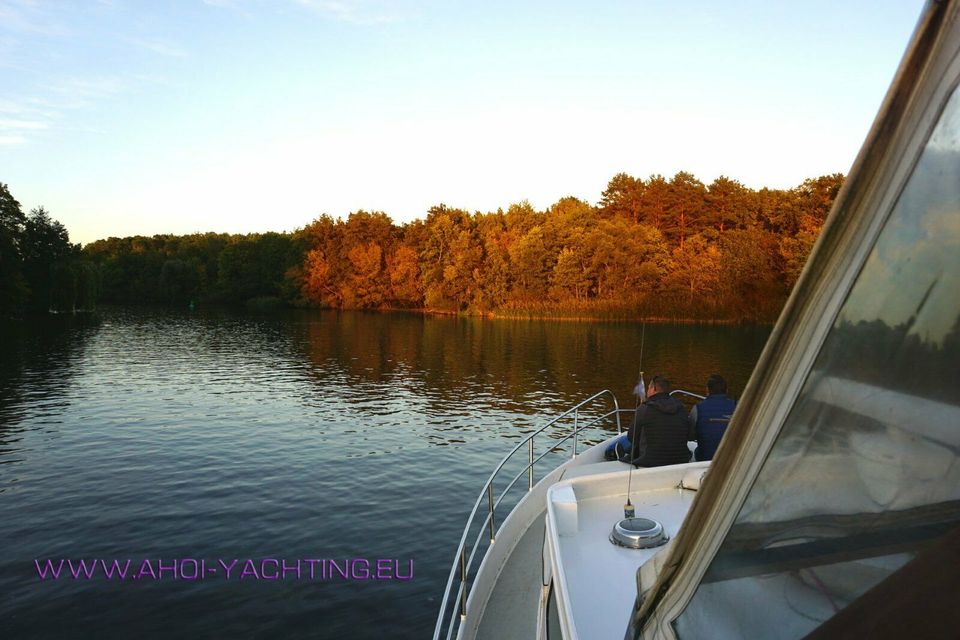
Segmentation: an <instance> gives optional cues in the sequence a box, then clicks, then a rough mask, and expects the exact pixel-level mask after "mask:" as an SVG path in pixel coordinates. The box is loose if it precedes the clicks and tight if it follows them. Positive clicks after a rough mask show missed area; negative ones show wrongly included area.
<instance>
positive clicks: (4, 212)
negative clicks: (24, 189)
mask: <svg viewBox="0 0 960 640" xmlns="http://www.w3.org/2000/svg"><path fill="white" fill-rule="evenodd" d="M25 226H26V216H24V215H23V210H22V209H21V208H20V203H19V202H17V201H16V199H14V197H13V196H12V195H11V194H10V191H9V189H8V188H7V185H5V184H3V183H0V316H4V315H10V314H12V313H13V311H14V310H15V309H17V308H18V307H19V306H21V305H22V304H23V303H24V301H25V300H26V298H27V293H28V292H27V284H26V281H25V280H24V278H23V269H22V266H23V257H22V255H21V251H20V245H21V243H22V242H23V234H24V229H25Z"/></svg>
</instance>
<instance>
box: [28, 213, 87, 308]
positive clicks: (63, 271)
mask: <svg viewBox="0 0 960 640" xmlns="http://www.w3.org/2000/svg"><path fill="white" fill-rule="evenodd" d="M20 246H21V252H22V256H23V274H24V277H25V278H26V283H27V288H28V289H29V291H30V298H29V304H30V306H31V307H32V308H33V309H34V310H38V311H45V310H47V309H57V310H68V309H71V308H72V306H73V297H74V294H75V290H76V287H75V283H74V282H73V280H72V279H71V278H70V277H69V269H68V265H67V263H68V262H69V261H70V259H71V258H73V257H76V256H77V255H78V254H79V248H77V247H74V246H73V245H71V244H70V236H69V235H68V234H67V229H66V227H64V226H63V225H62V224H60V223H59V222H57V221H56V220H54V219H52V218H51V217H50V214H49V213H48V212H47V210H46V209H44V208H43V207H38V208H36V209H33V210H31V211H30V215H29V216H28V217H27V219H26V223H25V224H24V231H23V242H22V243H21V245H20ZM65 303H69V304H66V305H65Z"/></svg>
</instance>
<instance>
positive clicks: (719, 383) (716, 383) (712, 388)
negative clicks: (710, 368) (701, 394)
mask: <svg viewBox="0 0 960 640" xmlns="http://www.w3.org/2000/svg"><path fill="white" fill-rule="evenodd" d="M707 392H708V393H709V394H710V395H714V394H716V393H726V392H727V381H726V380H724V379H723V378H722V377H721V376H720V374H718V373H715V374H713V375H712V376H710V378H709V379H708V380H707Z"/></svg>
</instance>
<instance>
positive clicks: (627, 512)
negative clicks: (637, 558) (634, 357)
mask: <svg viewBox="0 0 960 640" xmlns="http://www.w3.org/2000/svg"><path fill="white" fill-rule="evenodd" d="M646 337H647V321H646V320H644V321H643V328H642V329H641V330H640V381H639V382H637V386H636V387H634V388H633V393H634V394H635V395H636V396H637V403H636V405H635V406H634V409H633V419H634V421H636V419H637V411H639V410H640V399H641V398H643V401H644V402H645V401H646V399H647V389H646V385H645V384H644V383H643V346H644V342H645V341H646ZM628 433H629V432H628ZM634 437H636V435H634ZM628 457H629V458H630V472H629V473H627V503H626V504H625V505H623V517H625V518H632V517H633V516H634V515H635V514H636V510H635V509H634V508H633V504H632V503H631V502H630V484H631V482H632V481H633V441H632V440H631V441H630V455H629V456H628Z"/></svg>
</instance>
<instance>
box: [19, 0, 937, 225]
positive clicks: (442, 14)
mask: <svg viewBox="0 0 960 640" xmlns="http://www.w3.org/2000/svg"><path fill="white" fill-rule="evenodd" d="M922 6H923V2H922V1H921V0H872V1H853V0H850V1H846V2H837V1H818V0H814V1H810V2H804V3H781V2H770V1H769V0H762V1H757V2H751V1H732V2H723V3H720V2H715V1H698V0H690V1H687V2H675V1H673V0H670V1H667V0H624V1H608V0H595V1H591V2H583V1H577V2H566V1H564V0H553V1H551V2H541V1H537V0H535V1H530V2H520V1H516V0H512V1H509V2H501V1H500V0H487V1H484V2H466V1H457V0H451V1H445V2H440V1H428V0H390V1H388V0H179V1H160V0H157V1H152V0H100V1H99V2H98V1H96V0H87V1H85V2H66V1H62V2H61V1H53V0H50V1H41V0H0V183H5V184H7V185H8V187H9V189H10V192H11V193H12V194H13V195H14V197H15V198H17V199H18V200H19V201H20V203H21V205H22V206H23V208H24V210H25V211H26V210H30V209H32V208H34V207H38V206H43V207H45V208H46V209H47V210H48V211H49V212H50V213H51V215H52V216H53V217H54V218H55V219H57V220H60V221H61V222H62V223H64V224H65V225H66V227H67V229H68V231H69V232H70V236H71V240H72V241H74V242H81V243H88V242H91V241H93V240H96V239H99V238H106V237H110V236H129V235H154V234H161V233H174V234H184V233H193V232H205V231H216V232H228V233H251V232H263V231H290V230H293V229H295V228H297V227H302V226H304V225H306V224H308V223H309V222H310V221H311V220H313V219H314V218H316V217H317V216H319V215H321V214H323V213H327V214H330V215H332V216H335V217H336V216H343V217H346V216H347V215H348V214H349V213H350V212H352V211H356V210H359V209H364V210H367V211H383V212H385V213H387V214H388V215H390V217H391V218H393V220H394V221H396V222H398V223H403V222H407V221H410V220H412V219H414V218H422V217H424V216H425V214H426V212H427V210H428V209H429V208H430V207H431V206H433V205H436V204H439V203H444V204H446V205H448V206H452V207H460V208H463V209H466V210H469V211H484V212H486V211H495V210H497V209H498V208H504V209H506V208H507V207H508V206H509V205H510V204H512V203H516V202H520V201H523V200H527V201H529V202H530V203H531V204H532V205H533V206H534V207H536V208H538V209H544V208H546V207H548V206H550V205H551V204H553V203H554V202H556V201H557V200H559V199H560V198H562V197H565V196H575V197H578V198H581V199H583V200H586V201H588V202H591V203H596V202H597V201H598V200H599V199H600V197H601V193H602V192H603V190H604V189H605V188H606V185H607V182H608V181H609V180H610V178H612V177H613V176H614V175H615V174H616V173H618V172H627V173H629V174H631V175H633V176H636V177H642V178H646V177H648V176H650V175H651V174H655V173H659V174H663V175H665V176H667V177H670V176H672V175H673V174H674V173H676V172H677V171H681V170H682V171H689V172H691V173H693V174H694V175H695V176H697V177H698V178H699V179H700V180H702V181H703V182H705V183H707V184H709V183H710V182H711V181H712V180H713V179H714V178H716V177H718V176H720V175H726V176H728V177H731V178H734V179H737V180H740V181H741V182H743V183H744V184H745V185H747V186H749V187H753V188H759V187H763V186H767V187H771V188H790V187H793V186H796V185H797V184H799V183H801V182H802V181H803V180H804V179H805V178H808V177H816V176H819V175H824V174H829V173H836V172H842V173H846V172H847V171H848V170H849V168H850V166H851V165H852V163H853V160H854V158H855V156H856V154H857V152H858V151H859V148H860V145H861V143H862V142H863V139H864V137H865V136H866V134H867V131H868V130H869V127H870V125H871V123H872V121H873V118H874V117H875V115H876V113H877V110H878V108H879V107H880V104H881V102H882V100H883V96H884V94H885V93H886V90H887V87H888V85H889V84H890V81H891V80H892V78H893V75H894V73H895V71H896V68H897V65H898V64H899V61H900V59H901V57H902V55H903V52H904V50H905V48H906V46H907V43H908V41H909V38H910V35H911V33H912V31H913V29H914V26H915V25H916V22H917V19H918V17H919V15H920V11H921V8H922Z"/></svg>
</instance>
